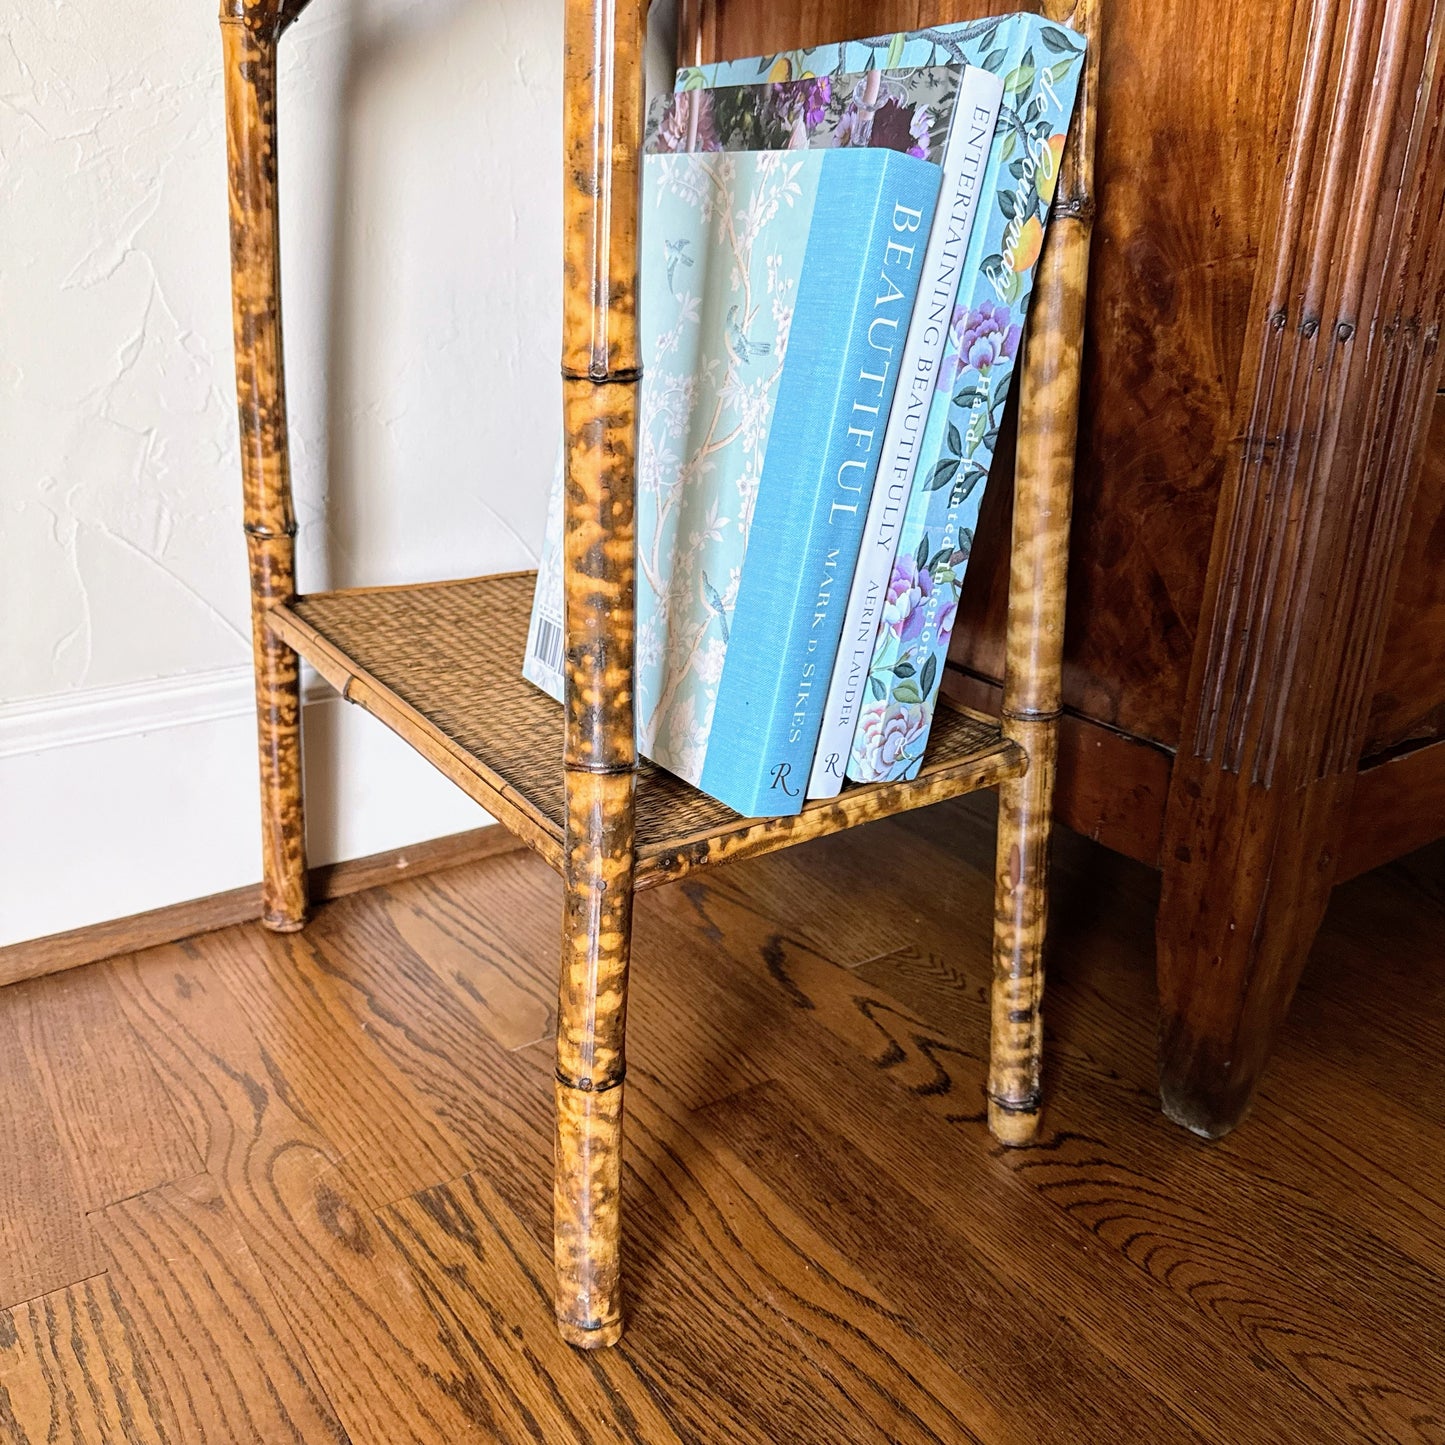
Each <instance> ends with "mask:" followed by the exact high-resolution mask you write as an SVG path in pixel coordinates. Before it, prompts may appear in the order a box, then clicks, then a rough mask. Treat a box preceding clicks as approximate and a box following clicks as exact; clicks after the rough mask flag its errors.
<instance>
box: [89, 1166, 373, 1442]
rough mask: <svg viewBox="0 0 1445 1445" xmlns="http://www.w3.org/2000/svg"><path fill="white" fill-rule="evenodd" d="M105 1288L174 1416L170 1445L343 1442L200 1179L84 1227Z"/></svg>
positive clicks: (242, 1248)
mask: <svg viewBox="0 0 1445 1445" xmlns="http://www.w3.org/2000/svg"><path fill="white" fill-rule="evenodd" d="M95 1222H96V1229H97V1232H98V1233H99V1235H100V1238H101V1240H102V1242H103V1244H104V1247H105V1251H106V1255H107V1258H108V1262H109V1266H110V1269H109V1277H110V1280H111V1283H112V1284H113V1285H114V1287H115V1291H116V1293H117V1294H118V1295H119V1297H120V1299H121V1301H122V1302H123V1304H124V1307H125V1311H126V1315H127V1317H128V1321H129V1324H130V1327H131V1330H132V1331H133V1333H134V1336H135V1337H136V1338H137V1339H138V1341H139V1342H140V1344H141V1345H142V1346H143V1347H144V1349H145V1351H146V1353H147V1355H148V1356H149V1359H150V1362H151V1364H152V1367H153V1369H154V1372H155V1374H156V1376H157V1377H158V1378H157V1381H156V1385H157V1386H158V1387H159V1389H160V1390H161V1391H163V1392H164V1395H165V1398H166V1401H167V1403H168V1404H169V1405H170V1407H171V1408H172V1409H173V1410H174V1411H175V1415H176V1421H175V1435H174V1437H173V1438H174V1439H176V1440H177V1441H190V1440H205V1441H213V1440H214V1441H236V1442H246V1445H250V1442H255V1445H262V1442H265V1445H272V1442H277V1445H280V1442H283V1441H294V1442H296V1445H311V1442H313V1441H327V1440H329V1441H334V1442H337V1445H345V1441H346V1437H345V1435H344V1434H343V1433H342V1431H341V1428H340V1426H339V1425H338V1424H337V1422H336V1417H335V1416H334V1415H333V1414H332V1412H331V1407H330V1405H329V1404H328V1403H327V1401H326V1397H325V1395H324V1394H323V1393H322V1391H321V1389H320V1387H319V1386H318V1385H317V1382H316V1379H315V1376H314V1375H313V1374H312V1372H311V1369H310V1367H309V1365H308V1364H307V1363H306V1360H305V1357H304V1355H303V1354H302V1352H301V1349H300V1347H299V1346H298V1344H297V1342H296V1339H295V1338H294V1336H293V1335H292V1334H291V1331H290V1329H289V1328H288V1327H287V1325H286V1322H285V1319H284V1318H283V1316H282V1314H281V1311H280V1309H279V1308H278V1307H277V1304H276V1301H275V1300H274V1299H273V1298H272V1297H271V1293H270V1291H269V1290H268V1289H267V1287H266V1284H265V1282H264V1280H263V1279H262V1276H261V1271H260V1269H259V1268H258V1267H257V1265H256V1261H255V1260H254V1259H252V1257H251V1254H250V1252H249V1250H247V1248H246V1244H245V1241H244V1240H243V1239H242V1237H241V1233H240V1230H239V1229H238V1228H237V1227H236V1222H235V1220H234V1219H233V1218H232V1216H231V1213H230V1211H229V1210H228V1208H227V1206H226V1204H225V1201H224V1200H223V1199H222V1198H221V1194H220V1191H219V1189H218V1188H217V1185H216V1182H215V1181H214V1180H213V1179H211V1178H210V1177H209V1176H208V1175H204V1174H202V1175H199V1176H197V1177H196V1178H194V1179H188V1180H184V1181H182V1182H180V1183H176V1184H168V1185H166V1186H164V1187H163V1188H161V1189H157V1190H153V1191H151V1192H150V1193H148V1194H140V1195H137V1196H136V1197H135V1198H133V1199H127V1200H124V1201H122V1202H121V1203H118V1204H113V1205H111V1206H110V1207H109V1208H108V1209H105V1210H102V1211H101V1212H100V1213H98V1214H97V1215H96V1216H95Z"/></svg>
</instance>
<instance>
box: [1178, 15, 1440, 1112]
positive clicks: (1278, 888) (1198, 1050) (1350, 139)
mask: <svg viewBox="0 0 1445 1445" xmlns="http://www.w3.org/2000/svg"><path fill="white" fill-rule="evenodd" d="M1442 3H1445V0H1343V3H1342V0H1308V3H1301V5H1300V7H1299V11H1298V16H1299V27H1298V35H1299V45H1300V50H1299V52H1298V59H1297V61H1296V63H1295V65H1294V67H1292V69H1293V73H1294V74H1296V75H1298V76H1299V88H1298V93H1297V97H1296V102H1295V106H1294V111H1293V116H1292V119H1291V121H1290V122H1289V123H1288V124H1287V125H1285V126H1283V127H1282V136H1283V139H1282V144H1281V147H1280V150H1279V160H1278V168H1277V174H1276V176H1275V178H1274V182H1273V185H1272V187H1271V190H1272V192H1273V200H1272V203H1271V205H1270V208H1269V211H1268V213H1267V215H1266V218H1265V229H1264V232H1263V234H1264V235H1265V236H1266V237H1272V238H1273V239H1272V246H1271V248H1270V249H1269V250H1268V252H1267V254H1266V255H1265V257H1264V258H1263V261H1262V264H1261V267H1260V270H1259V279H1258V281H1257V283H1256V286H1255V292H1254V297H1253V301H1252V314H1253V318H1254V323H1253V324H1254V328H1255V338H1256V339H1255V343H1254V345H1253V346H1252V347H1250V348H1247V349H1246V361H1245V364H1244V367H1243V374H1242V376H1241V384H1240V387H1239V390H1238V392H1237V396H1238V397H1239V398H1240V401H1239V406H1240V419H1239V424H1238V428H1237V432H1236V440H1235V443H1234V446H1233V448H1232V449H1231V458H1230V469H1229V471H1228V473H1227V474H1226V480H1225V486H1224V489H1223V492H1222V494H1221V497H1220V503H1219V511H1218V515H1217V518H1216V523H1215V532H1214V542H1213V547H1212V551H1211V556H1210V564H1209V576H1208V582H1207V585H1206V590H1205V599H1204V606H1203V609H1202V613H1201V626H1200V633H1199V637H1198V641H1197V643H1196V646H1195V652H1194V661H1193V667H1192V669H1191V677H1190V684H1189V690H1188V695H1187V697H1186V700H1185V710H1184V732H1183V736H1182V746H1181V748H1180V752H1179V754H1178V756H1177V758H1176V760H1175V766H1174V770H1173V775H1172V778H1171V785H1170V795H1169V806H1168V811H1167V816H1166V822H1165V836H1164V848H1163V853H1162V861H1163V866H1164V886H1163V893H1162V897H1161V903H1160V914H1159V928H1158V941H1159V986H1160V1000H1161V1006H1162V1021H1161V1041H1160V1083H1161V1092H1162V1094H1163V1097H1164V1106H1165V1109H1166V1111H1167V1112H1169V1113H1170V1115H1171V1116H1172V1117H1174V1118H1175V1119H1177V1120H1179V1121H1180V1122H1181V1123H1184V1124H1186V1125H1188V1126H1189V1127H1190V1128H1193V1129H1196V1130H1198V1131H1199V1132H1201V1133H1206V1134H1220V1133H1224V1132H1226V1131H1227V1130H1228V1129H1230V1128H1231V1127H1233V1125H1234V1124H1235V1123H1237V1122H1238V1121H1239V1119H1240V1117H1241V1116H1242V1115H1243V1113H1244V1112H1245V1110H1246V1109H1247V1107H1248V1103H1249V1100H1250V1097H1251V1094H1252V1092H1253V1088H1254V1085H1255V1082H1256V1081H1257V1078H1258V1075H1259V1072H1260V1070H1261V1069H1262V1068H1263V1065H1264V1062H1265V1060H1266V1059H1267V1057H1268V1055H1269V1051H1270V1048H1271V1046H1272V1044H1273V1041H1274V1037H1275V1035H1276V1033H1277V1031H1278V1029H1279V1027H1280V1025H1281V1023H1282V1021H1283V1019H1284V1016H1285V1013H1286V1011H1287V1009H1288V1006H1289V1001H1290V998H1291V996H1292V995H1293V992H1294V988H1295V985H1296V983H1297V982H1298V979H1299V975H1300V972H1301V970H1302V969H1303V967H1304V962H1305V958H1306V956H1307V955H1308V952H1309V948H1310V944H1311V943H1312V941H1313V939H1314V934H1315V931H1316V929H1317V928H1318V926H1319V922H1320V919H1321V917H1322V916H1323V913H1324V908H1325V904H1326V902H1327V901H1328V898H1329V893H1330V889H1331V886H1332V884H1333V880H1334V875H1335V871H1336V868H1337V866H1338V857H1339V852H1340V841H1341V837H1342V834H1343V832H1344V829H1345V827H1346V819H1347V817H1348V809H1349V805H1350V795H1351V790H1352V788H1353V784H1354V774H1355V768H1356V764H1357V761H1358V757H1359V751H1360V746H1361V741H1362V738H1363V734H1364V727H1365V721H1366V715H1367V709H1368V705H1369V700H1370V695H1371V692H1372V690H1373V687H1374V678H1375V673H1376V671H1377V668H1378V663H1379V654H1380V649H1381V645H1382V643H1383V638H1384V630H1385V625H1386V622H1387V620H1388V609H1389V604H1390V600H1391V597H1392V595H1393V592H1394V588H1395V581H1396V577H1397V573H1398V565H1399V560H1398V559H1399V553H1400V546H1401V543H1402V541H1403V532H1404V525H1405V522H1406V520H1407V519H1408V516H1409V508H1410V505H1411V501H1412V498H1413V495H1414V491H1415V484H1416V478H1417V476H1418V473H1419V469H1420V468H1419V463H1420V460H1421V452H1422V440H1423V433H1424V424H1425V420H1426V417H1427V415H1428V408H1429V406H1430V404H1431V402H1432V401H1433V398H1434V392H1435V390H1436V387H1437V385H1438V382H1439V375H1440V361H1441V358H1440V356H1439V354H1438V340H1439V330H1440V318H1441V306H1442V270H1445V247H1442V244H1441V226H1442V220H1445V215H1442V203H1445V163H1442V156H1441V154H1440V150H1441V146H1442V142H1445V74H1442V68H1441V63H1440V62H1441V37H1440V34H1439V31H1438V26H1437V9H1438V8H1440V5H1441V4H1442Z"/></svg>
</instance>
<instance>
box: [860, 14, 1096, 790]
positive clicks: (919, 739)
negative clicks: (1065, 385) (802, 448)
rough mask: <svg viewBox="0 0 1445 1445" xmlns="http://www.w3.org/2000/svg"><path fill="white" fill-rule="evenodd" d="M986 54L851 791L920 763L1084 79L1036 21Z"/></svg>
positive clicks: (1074, 52) (1002, 28) (1073, 37)
mask: <svg viewBox="0 0 1445 1445" xmlns="http://www.w3.org/2000/svg"><path fill="white" fill-rule="evenodd" d="M985 43H986V44H988V45H990V46H992V47H993V49H992V50H991V52H990V54H989V55H988V56H986V57H985V62H986V64H987V66H988V68H990V69H994V70H995V71H996V72H997V73H999V74H1002V75H1003V77H1004V98H1003V108H1002V110H1001V111H1000V115H999V124H998V130H997V133H996V135H995V139H994V145H993V148H992V150H991V152H990V154H989V159H988V165H987V169H986V171H985V174H984V180H983V184H982V188H981V195H982V202H981V206H982V209H981V210H980V214H979V218H978V220H977V222H976V223H975V226H974V231H973V236H972V238H971V240H970V242H969V246H968V251H967V254H966V258H965V261H964V267H963V284H962V286H961V287H960V290H959V296H958V304H957V306H956V307H955V309H954V312H953V317H952V320H951V323H950V326H949V334H948V339H947V341H946V343H945V346H944V352H943V358H942V361H941V362H940V364H939V367H938V371H937V374H936V377H935V382H934V396H933V401H932V404H931V407H930V410H929V413H928V422H927V426H926V428H925V431H924V435H923V439H922V442H921V443H920V446H919V450H918V459H917V467H916V471H915V474H914V478H913V487H912V491H911V493H910V496H909V503H908V509H907V511H906V513H905V514H904V518H903V522H902V526H901V527H900V528H899V530H898V535H897V544H896V551H895V557H894V562H893V567H892V573H891V577H890V580H889V584H888V589H887V593H886V595H885V596H884V598H883V602H882V611H881V616H880V618H879V623H878V632H877V637H876V639H875V642H874V648H873V656H872V660H871V662H870V665H869V670H868V682H867V690H868V695H867V697H866V699H865V700H864V702H863V705H862V708H861V711H860V713H859V717H858V724H857V729H856V731H855V733H854V737H853V747H852V752H851V756H850V759H849V764H848V770H847V775H848V777H849V778H850V779H852V780H853V781H855V782H879V781H884V780H897V779H907V778H912V777H915V776H917V773H918V769H919V767H920V766H921V764H922V760H923V753H924V749H925V747H926V745H927V742H928V734H929V730H930V728H931V726H932V721H933V712H934V708H935V706H936V704H937V701H938V689H939V686H940V684H941V682H942V678H943V669H944V662H945V660H946V658H947V655H948V644H949V639H950V638H951V637H952V635H953V624H954V618H955V616H956V613H957V606H958V599H959V595H960V592H961V590H962V584H963V575H964V570H965V568H966V567H967V565H968V556H969V551H970V549H971V547H972V543H973V533H974V527H975V524H976V522H977V519H978V512H979V507H980V504H981V503H982V500H983V492H984V484H985V483H986V481H987V479H988V473H989V467H990V465H991V463H992V461H993V454H994V448H995V446H996V444H997V440H998V432H999V422H1000V419H1001V417H1002V415H1003V409H1004V403H1005V402H1006V401H1007V399H1008V392H1009V386H1010V383H1011V382H1012V380H1013V374H1014V366H1015V361H1016V359H1017V355H1018V347H1019V340H1020V338H1021V336H1022V334H1023V328H1024V322H1025V320H1026V318H1027V314H1028V304H1029V298H1030V296H1031V293H1032V290H1033V278H1034V269H1035V267H1036V265H1037V263H1038V258H1039V253H1040V250H1041V249H1042V246H1043V240H1044V228H1045V226H1046V225H1047V223H1048V217H1049V207H1050V205H1051V203H1052V201H1053V196H1054V185H1055V182H1056V180H1057V178H1058V173H1059V161H1060V157H1061V155H1062V153H1063V148H1064V139H1065V136H1066V134H1067V132H1068V126H1069V116H1070V114H1071V113H1072V110H1073V105H1074V97H1075V94H1076V92H1077V89H1078V83H1079V77H1080V73H1081V70H1082V62H1083V53H1084V41H1083V39H1082V37H1080V36H1079V35H1077V34H1076V33H1075V32H1074V31H1072V30H1069V29H1066V28H1064V27H1062V26H1058V25H1054V24H1051V23H1049V22H1047V21H1044V20H1042V19H1040V18H1039V17H1038V16H1034V15H1020V16H1015V17H1011V18H1010V19H1008V20H1005V21H1001V22H999V24H998V26H997V29H996V30H995V31H993V32H990V33H989V34H988V35H986V36H985V37H977V38H971V39H970V41H968V42H966V44H965V48H966V49H967V48H969V47H970V46H972V45H983V44H985Z"/></svg>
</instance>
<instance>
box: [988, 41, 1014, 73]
mask: <svg viewBox="0 0 1445 1445" xmlns="http://www.w3.org/2000/svg"><path fill="white" fill-rule="evenodd" d="M1007 59H1008V51H1007V50H1005V49H1004V48H1003V47H1002V46H1000V47H999V48H998V49H997V50H990V51H989V53H988V54H987V55H985V56H984V58H983V68H984V69H985V70H987V71H989V72H991V73H992V74H994V75H997V74H998V68H999V66H1000V65H1002V64H1003V63H1004V61H1005V60H1007Z"/></svg>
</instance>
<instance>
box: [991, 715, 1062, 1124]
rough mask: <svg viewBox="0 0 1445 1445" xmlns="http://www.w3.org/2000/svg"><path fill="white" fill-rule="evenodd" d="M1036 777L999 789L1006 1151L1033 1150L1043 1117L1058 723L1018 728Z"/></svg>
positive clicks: (995, 1047) (999, 1033)
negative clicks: (1046, 946) (1047, 933)
mask: <svg viewBox="0 0 1445 1445" xmlns="http://www.w3.org/2000/svg"><path fill="white" fill-rule="evenodd" d="M1012 729H1013V734H1014V736H1015V737H1016V738H1017V740H1018V741H1019V742H1021V743H1023V745H1024V746H1025V748H1026V749H1027V751H1028V754H1029V770H1028V772H1027V773H1025V774H1024V776H1023V777H1021V778H1014V779H1012V780H1011V781H1009V782H1007V783H1005V784H1003V786H1002V787H1001V788H1000V789H999V800H998V804H999V816H998V860H997V863H996V865H995V869H994V918H993V984H992V990H991V995H990V1028H989V1068H988V1127H989V1129H990V1130H991V1131H992V1133H993V1136H994V1138H996V1139H997V1140H998V1141H999V1143H1000V1144H1008V1145H1011V1146H1017V1145H1024V1144H1031V1143H1032V1142H1033V1141H1034V1138H1035V1137H1036V1135H1037V1134H1038V1130H1039V1121H1040V1119H1041V1117H1042V1110H1043V1092H1042V1080H1041V1070H1042V1059H1043V1032H1044V1026H1043V1013H1042V1003H1043V993H1044V968H1043V949H1044V933H1045V929H1046V926H1047V922H1048V896H1049V832H1050V825H1051V821H1052V813H1053V793H1054V754H1055V750H1056V747H1057V736H1058V723H1057V722H1056V721H1052V720H1050V721H1039V722H1017V721H1016V722H1014V723H1013V724H1012Z"/></svg>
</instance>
